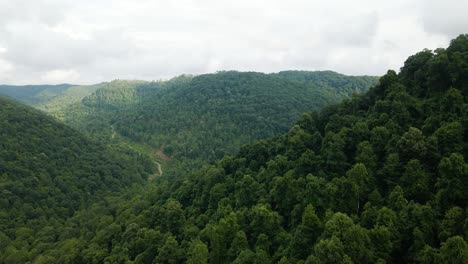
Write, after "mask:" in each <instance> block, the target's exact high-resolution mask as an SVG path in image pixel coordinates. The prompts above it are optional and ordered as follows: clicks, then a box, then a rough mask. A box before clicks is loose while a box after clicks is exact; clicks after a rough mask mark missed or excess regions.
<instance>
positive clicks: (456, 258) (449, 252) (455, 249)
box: [440, 236, 468, 264]
mask: <svg viewBox="0 0 468 264" xmlns="http://www.w3.org/2000/svg"><path fill="white" fill-rule="evenodd" d="M440 259H441V261H444V262H446V263H452V264H464V263H468V245H467V243H466V241H465V240H463V238H462V237H460V236H454V237H451V238H449V239H447V241H445V242H443V243H442V246H441V248H440Z"/></svg>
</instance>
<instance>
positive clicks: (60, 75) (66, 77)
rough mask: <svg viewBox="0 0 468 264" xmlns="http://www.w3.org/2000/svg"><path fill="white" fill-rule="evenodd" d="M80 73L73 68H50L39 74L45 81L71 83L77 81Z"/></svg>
mask: <svg viewBox="0 0 468 264" xmlns="http://www.w3.org/2000/svg"><path fill="white" fill-rule="evenodd" d="M79 78H80V74H79V73H78V72H76V71H74V70H52V71H47V72H45V73H44V74H42V76H41V80H42V81H43V82H45V83H73V82H76V81H78V80H79Z"/></svg>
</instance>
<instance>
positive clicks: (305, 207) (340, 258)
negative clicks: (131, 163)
mask: <svg viewBox="0 0 468 264" xmlns="http://www.w3.org/2000/svg"><path fill="white" fill-rule="evenodd" d="M219 74H220V75H226V76H224V78H222V79H221V80H218V79H217V76H216V74H214V75H207V76H203V78H199V79H198V80H197V79H196V78H197V77H195V78H194V77H190V76H188V77H187V76H185V77H181V78H178V79H176V80H174V81H175V83H171V82H168V83H162V82H157V83H148V84H144V86H143V88H138V89H137V91H136V93H133V92H132V93H131V94H130V97H129V98H132V97H134V95H135V94H137V95H138V93H140V92H144V93H145V96H137V98H140V99H139V103H138V105H139V106H140V107H143V106H145V105H146V104H147V103H146V101H145V100H151V97H152V96H158V97H161V98H167V103H165V104H163V105H166V106H170V105H171V103H174V100H175V99H181V100H187V101H184V102H186V103H187V104H188V103H189V102H191V99H192V98H193V100H194V101H195V102H202V101H209V102H214V103H213V104H209V105H213V106H212V107H213V109H214V110H215V111H214V113H217V112H218V111H222V108H216V106H217V105H216V102H217V101H218V100H219V98H224V97H226V96H225V95H226V94H229V95H230V96H229V97H228V98H230V97H231V95H232V94H236V93H239V94H241V95H244V94H245V96H244V97H243V98H244V99H245V100H246V101H247V102H248V98H249V95H251V93H252V92H253V91H251V90H249V89H243V88H242V87H250V86H251V85H250V84H252V85H253V84H257V83H258V84H259V83H263V79H262V78H263V77H265V76H258V75H257V74H255V73H253V74H250V73H249V74H247V75H246V76H242V78H240V77H239V76H237V77H235V76H236V74H235V73H232V72H223V73H219ZM281 74H284V75H286V76H289V77H291V76H292V75H294V78H295V81H294V82H292V83H289V82H287V81H284V80H286V79H287V78H288V77H278V76H276V75H274V76H273V77H274V78H275V79H274V80H273V81H270V83H269V84H271V85H273V87H275V86H274V85H275V83H277V82H279V83H281V84H284V85H290V86H288V87H290V89H291V91H295V92H299V90H300V89H299V88H298V90H294V89H295V88H294V87H295V86H294V85H296V84H298V83H307V82H308V79H309V77H304V76H302V73H301V72H293V73H288V72H286V73H279V74H278V75H281ZM301 76H302V77H301ZM218 77H219V76H218ZM228 77H229V78H228ZM299 77H300V78H299ZM204 78H207V79H204ZM210 78H214V80H212V81H210V82H209V83H217V82H222V83H226V84H229V85H226V86H223V87H226V88H225V89H219V90H216V93H215V92H212V90H209V91H210V93H201V94H198V95H197V94H196V93H194V94H191V95H190V96H187V98H183V97H182V95H184V94H186V93H183V94H182V95H181V97H182V98H180V97H179V96H174V97H170V96H167V95H164V94H165V93H169V91H170V89H173V90H174V91H182V90H183V88H184V87H185V86H187V85H189V86H190V85H197V84H200V83H202V84H203V85H200V86H199V87H200V88H199V89H209V86H207V85H205V82H207V80H210ZM245 78H247V79H245ZM298 79H302V81H300V80H298ZM226 80H229V82H228V81H226ZM260 80H261V81H260ZM283 81H284V82H283ZM238 83H241V84H245V83H248V84H249V85H236V84H238ZM145 85H147V86H145ZM168 85H173V87H172V88H169V87H167V86H168ZM216 86H217V85H216ZM144 87H146V88H148V89H146V88H144ZM196 87H198V86H196ZM268 87H270V85H269V86H268ZM228 88H229V89H228ZM193 91H196V90H193ZM258 91H262V90H258ZM287 91H289V89H288V90H287ZM124 94H125V96H124ZM124 94H122V96H124V98H126V93H124ZM261 94H262V96H270V94H269V93H268V90H267V92H265V91H263V92H262V93H261ZM163 95H164V96H163ZM93 96H99V97H102V98H107V99H106V100H104V101H106V102H108V104H98V105H95V104H94V105H93V103H94V102H96V100H88V99H86V100H83V104H85V105H88V107H90V106H92V109H93V111H96V112H97V111H98V110H95V109H102V111H103V112H101V113H100V114H99V115H100V116H101V118H102V120H103V121H106V122H110V123H109V124H111V125H115V127H116V129H118V131H119V133H121V134H123V135H124V136H127V137H129V138H133V137H134V138H139V137H142V138H144V137H145V136H146V135H145V134H142V135H140V134H138V132H139V131H141V130H140V127H145V126H152V125H155V124H153V123H152V122H154V120H162V119H161V117H160V115H163V113H160V112H154V113H152V114H151V115H149V117H147V116H145V115H143V113H142V112H140V108H138V107H135V110H134V112H132V111H129V112H126V113H127V115H122V116H117V117H114V119H109V120H111V121H108V118H110V117H111V116H109V117H106V116H105V115H104V114H105V113H106V112H107V111H110V110H107V109H113V110H112V111H118V110H115V109H116V107H114V106H115V103H116V102H115V101H114V100H113V99H112V98H115V97H114V96H112V97H106V96H105V94H99V93H96V94H95V95H93ZM197 96H198V97H197ZM267 98H270V97H267ZM291 98H295V97H291ZM171 99H172V100H171ZM132 100H133V99H132ZM132 100H131V101H132ZM297 100H298V101H295V102H301V101H300V98H297ZM467 100H468V35H460V36H459V37H457V38H456V39H454V40H452V41H451V43H450V46H449V47H448V48H446V49H437V50H434V51H431V50H423V51H421V52H419V53H417V54H415V55H413V56H410V57H409V58H408V59H407V60H406V61H405V63H404V66H403V67H402V68H401V70H400V72H399V73H397V72H395V71H393V70H390V71H388V72H387V74H385V75H384V76H382V77H381V78H380V79H379V82H378V84H377V85H375V86H374V87H373V88H371V89H370V90H369V91H368V92H366V93H365V94H362V95H359V96H353V97H352V98H349V99H345V100H343V101H342V102H341V103H339V104H335V105H332V106H328V107H326V108H325V109H323V110H321V111H309V112H307V113H304V114H302V116H301V117H300V118H299V119H298V121H296V122H295V123H294V124H293V125H292V126H290V127H289V129H288V131H287V132H286V133H283V134H280V135H277V136H274V137H270V138H268V139H263V140H259V141H256V142H255V143H253V144H250V145H246V146H243V147H242V148H241V149H240V151H239V152H238V153H237V154H235V155H227V156H224V157H223V158H222V159H219V160H217V161H215V162H213V163H211V164H206V165H205V166H203V167H202V168H200V169H198V170H196V171H193V172H190V173H187V174H185V175H183V176H181V177H171V176H170V175H162V176H161V177H158V178H156V180H155V182H154V184H148V186H147V187H146V188H139V187H134V189H133V190H132V189H131V190H128V191H127V192H125V193H123V194H122V195H118V196H116V195H107V196H105V197H103V198H102V199H101V200H100V201H97V202H94V203H92V204H91V205H90V206H88V207H87V208H86V210H78V211H75V212H74V214H73V215H72V216H70V217H69V218H67V219H66V220H63V221H56V222H53V225H52V224H49V225H45V224H44V225H39V226H37V231H35V230H31V229H32V227H31V226H21V227H22V228H16V229H15V227H14V226H13V227H11V226H7V227H5V228H9V229H7V230H8V232H3V231H2V232H0V241H2V242H1V244H0V262H4V263H25V262H28V261H29V262H32V263H301V264H306V263H307V264H308V263H467V262H468V245H467V240H468V218H467V214H468V203H467V202H468V197H467V195H466V193H467V191H468V165H467V163H466V160H467V159H468V143H467V142H468V141H467V139H468V104H467ZM98 101H102V100H98ZM124 101H125V100H124ZM2 102H3V101H2ZM5 102H6V103H5V105H6V106H7V107H5V108H4V109H3V108H2V109H3V110H2V111H6V112H8V109H9V108H11V107H17V106H16V105H14V104H12V103H11V102H9V101H5ZM119 102H121V101H119ZM234 102H235V101H234ZM2 105H3V104H2ZM123 105H125V104H123ZM155 105H156V106H155V109H161V111H162V110H165V109H170V108H158V107H161V106H159V105H157V104H155ZM196 105H197V106H202V104H196ZM240 106H241V105H239V107H240ZM80 107H81V106H80ZM125 107H127V106H122V108H125ZM206 107H208V106H206ZM117 108H118V109H120V107H117ZM263 108H267V107H263ZM310 108H311V110H314V108H315V107H310ZM5 109H6V110H5ZM22 109H26V110H27V111H26V112H28V114H27V115H26V116H22V117H21V119H27V118H28V116H29V115H30V114H32V113H29V112H31V110H30V109H29V108H24V107H23V108H22ZM189 109H192V110H193V111H196V110H197V109H196V108H189ZM235 109H237V108H235ZM255 110H256V111H259V113H261V111H262V110H263V109H255ZM99 111H101V110H99ZM265 111H266V112H267V113H268V111H269V108H267V109H266V110H265ZM14 112H16V111H14ZM110 113H115V112H110ZM134 113H139V114H140V115H134ZM180 113H185V114H187V117H189V118H192V116H191V115H189V113H188V110H186V109H184V108H182V110H181V112H180ZM209 113H211V112H209ZM73 114H75V115H77V116H79V115H83V112H80V113H79V114H77V112H74V113H73ZM88 114H90V115H94V116H96V113H94V112H93V113H89V112H88V113H86V115H88ZM2 116H9V115H2ZM33 116H34V115H33ZM43 118H46V117H43ZM132 118H134V119H132ZM139 118H142V120H139ZM174 118H178V117H177V116H175V117H174ZM46 119H47V118H46ZM3 120H6V121H2V124H3V123H5V124H11V125H9V126H13V128H14V127H15V124H16V123H15V120H14V119H13V120H11V119H8V118H7V117H3ZM47 120H49V121H50V119H47ZM80 120H83V119H80ZM124 120H125V121H124ZM176 120H177V122H175V123H176V124H179V123H178V122H181V126H182V125H183V124H186V123H184V122H185V121H184V120H183V119H176ZM176 120H174V121H176ZM241 121H243V120H240V121H239V124H242V123H241ZM17 122H19V121H17ZM29 122H33V120H31V121H29ZM50 122H52V121H50ZM125 122H127V124H128V125H127V126H126V125H125ZM139 122H140V123H139ZM186 122H189V121H186ZM19 123H21V122H19ZM52 123H53V124H56V123H55V122H52ZM132 123H135V124H136V128H135V129H132V128H129V127H130V126H131V124H132ZM33 124H35V123H34V122H33ZM39 124H45V125H47V124H48V122H39ZM84 124H85V125H86V123H84ZM64 129H65V128H64ZM177 129H179V128H178V127H176V128H174V130H173V131H172V132H173V133H176V132H177V131H178V130H177ZM13 130H14V131H18V129H13ZM65 130H67V131H68V129H65ZM20 131H22V130H21V129H20ZM33 131H34V130H33ZM59 131H60V130H59ZM37 133H39V132H37ZM57 133H59V132H57ZM70 133H76V132H74V131H73V130H70ZM0 134H1V135H2V136H3V135H6V138H7V139H8V138H9V137H11V136H12V135H10V134H11V133H7V132H3V131H2V132H1V133H0ZM31 137H33V138H37V140H39V141H40V142H41V140H42V141H43V137H41V136H40V133H39V135H38V136H36V137H34V135H31ZM154 138H155V137H154V136H153V135H152V136H151V137H149V138H144V139H145V140H147V141H148V142H149V143H148V144H155V143H154V142H151V140H153V139H154ZM82 140H84V138H83V139H82ZM4 142H8V141H4ZM18 142H19V141H18V140H13V141H12V142H11V143H10V144H18ZM2 144H3V141H2ZM21 144H23V143H21ZM77 145H78V146H80V147H83V148H85V147H89V148H100V145H98V146H87V144H77ZM82 145H83V146H82ZM7 146H8V145H7ZM26 146H28V145H26ZM59 146H61V145H60V144H59ZM44 148H45V149H47V147H44ZM69 148H70V149H72V150H73V148H71V147H69ZM9 149H12V148H9ZM13 149H16V147H15V148H13ZM19 149H21V148H19ZM28 149H29V148H28ZM62 149H63V150H62ZM56 151H58V150H56ZM60 151H65V148H63V147H62V148H61V149H60ZM173 151H174V153H173V155H176V153H177V152H176V148H175V146H174V150H173ZM10 152H11V151H4V152H2V153H6V154H5V155H6V158H8V157H11V155H17V154H15V153H14V154H10ZM2 155H3V154H2ZM70 156H71V157H70V158H73V157H74V155H70ZM26 157H28V156H27V155H26ZM6 158H3V159H5V160H6ZM75 159H76V156H75ZM10 160H11V158H10ZM30 160H31V161H28V163H27V164H34V159H33V158H32V157H31V158H30ZM92 160H93V161H94V159H92ZM13 161H14V162H13V165H15V163H16V162H17V161H16V159H13ZM83 162H84V161H83ZM108 162H110V163H111V162H113V161H112V160H110V161H108ZM106 163H107V162H106ZM54 164H55V163H54ZM85 164H86V163H85ZM135 166H136V167H131V168H134V170H138V168H142V167H138V166H137V165H135ZM3 167H4V166H0V168H3ZM20 168H21V167H20ZM80 168H81V167H78V168H77V169H78V170H79V169H80ZM11 171H13V172H14V171H15V170H14V169H11V167H10V168H9V169H8V170H6V171H3V172H2V174H1V175H4V174H7V177H5V176H2V184H3V182H4V179H7V183H8V182H11V184H12V185H15V184H16V182H17V181H13V180H12V179H15V178H12V177H10V176H8V175H10V172H11ZM26 175H28V174H26ZM32 175H35V174H32ZM140 175H141V176H143V175H144V173H142V172H140ZM16 178H18V179H21V174H19V175H17V176H16ZM141 178H143V177H141ZM73 179H75V180H76V178H73ZM104 179H105V178H104ZM119 179H121V178H119ZM139 179H140V177H137V179H128V180H129V181H131V182H139ZM38 180H40V179H38ZM18 182H20V183H21V180H19V181H18ZM30 182H31V181H28V183H30ZM119 182H120V180H119ZM122 182H125V181H124V180H123V179H122ZM21 184H26V183H21ZM77 186H82V188H86V187H87V185H77ZM98 186H99V185H98ZM117 186H118V185H117ZM88 188H89V187H88ZM117 188H118V187H117ZM19 189H20V190H21V187H19ZM12 190H14V189H12ZM85 190H86V189H85ZM10 192H12V193H13V191H10ZM78 195H81V194H78ZM15 199H19V198H15ZM51 199H52V200H53V198H51ZM2 202H3V203H5V204H6V205H8V206H11V205H10V203H9V201H8V200H7V201H4V200H2ZM19 205H22V201H21V200H19ZM2 208H4V207H3V206H2ZM6 208H9V207H6ZM15 208H16V207H15ZM15 208H13V207H12V208H11V209H8V210H11V211H13V212H16V211H14V210H16V209H15ZM28 208H30V207H29V205H28V206H27V207H26V209H28ZM28 212H29V211H28ZM10 213H11V212H9V211H7V212H2V216H3V217H8V216H9V214H10ZM26 216H28V215H27V214H24V216H23V215H22V214H20V216H16V217H23V218H20V219H24V218H25V217H26ZM13 219H16V218H13ZM7 220H8V219H5V220H3V219H2V223H4V222H5V223H9V222H8V221H7ZM23 222H24V221H23ZM20 223H22V222H21V221H20ZM26 223H28V222H26ZM28 224H30V225H32V224H33V223H32V222H31V223H28ZM3 228H4V227H3V226H2V230H3ZM34 232H35V233H34ZM32 233H34V236H33V235H32ZM3 241H6V242H3Z"/></svg>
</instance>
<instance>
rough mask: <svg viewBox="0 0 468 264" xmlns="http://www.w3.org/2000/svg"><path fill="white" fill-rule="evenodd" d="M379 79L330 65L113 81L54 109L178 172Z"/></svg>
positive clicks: (104, 139)
mask: <svg viewBox="0 0 468 264" xmlns="http://www.w3.org/2000/svg"><path fill="white" fill-rule="evenodd" d="M376 81H377V78H376V77H371V76H357V77H356V76H345V75H342V74H338V73H335V72H328V71H325V72H299V71H290V72H280V73H278V74H263V73H256V72H245V73H243V72H235V71H229V72H218V73H215V74H203V75H199V76H188V75H182V76H178V77H176V78H173V79H171V80H169V81H155V82H129V81H122V80H116V81H112V82H110V83H109V84H108V85H107V86H106V87H103V88H101V89H98V90H96V91H95V92H94V93H93V94H91V95H89V96H86V97H84V98H83V99H82V101H81V103H78V104H71V105H69V106H67V107H63V108H61V109H60V108H54V109H59V110H57V111H52V112H51V114H52V115H54V116H55V117H58V118H60V119H61V120H63V121H64V122H65V123H67V124H69V125H71V126H73V127H75V128H77V129H79V130H80V131H82V132H85V133H87V134H89V135H90V136H91V137H93V138H99V139H100V141H102V142H106V143H110V144H119V143H120V144H122V143H123V145H126V146H128V145H130V146H132V147H135V148H137V149H138V147H140V149H141V145H144V147H145V148H146V153H147V154H148V155H150V156H151V157H152V158H156V159H158V161H159V162H163V163H164V167H165V169H166V171H167V172H168V173H170V174H171V175H175V176H180V175H182V174H184V173H188V172H190V171H191V170H193V169H196V168H199V167H200V166H202V165H203V164H204V163H206V162H208V161H214V160H216V159H220V158H222V157H223V156H224V155H225V154H234V153H236V152H237V151H238V150H239V148H240V146H242V145H243V144H247V143H252V142H254V141H255V140H258V139H263V138H268V137H270V136H274V135H277V134H280V133H284V132H286V131H288V128H289V126H290V125H291V124H292V123H293V122H294V121H295V120H297V119H298V118H299V117H300V116H301V113H303V112H306V111H310V110H318V109H321V108H322V107H324V106H326V105H328V104H331V103H336V102H338V101H340V100H341V99H343V98H348V97H350V96H352V95H353V94H357V93H361V92H363V91H366V90H368V89H369V88H370V87H371V86H372V85H374V84H375V83H376ZM51 108H53V107H52V106H51ZM113 134H114V136H112V135H113ZM154 153H159V154H158V155H157V156H156V157H155V155H154Z"/></svg>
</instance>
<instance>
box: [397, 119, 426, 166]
mask: <svg viewBox="0 0 468 264" xmlns="http://www.w3.org/2000/svg"><path fill="white" fill-rule="evenodd" d="M398 150H399V154H400V158H401V159H402V160H403V161H408V160H410V159H414V158H416V159H422V158H424V155H425V154H426V151H427V146H426V142H425V138H424V135H423V134H422V132H421V130H419V129H417V128H415V127H410V128H409V130H408V131H407V132H405V133H404V134H403V136H402V137H401V138H400V140H399V141H398Z"/></svg>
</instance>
